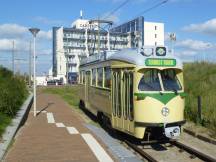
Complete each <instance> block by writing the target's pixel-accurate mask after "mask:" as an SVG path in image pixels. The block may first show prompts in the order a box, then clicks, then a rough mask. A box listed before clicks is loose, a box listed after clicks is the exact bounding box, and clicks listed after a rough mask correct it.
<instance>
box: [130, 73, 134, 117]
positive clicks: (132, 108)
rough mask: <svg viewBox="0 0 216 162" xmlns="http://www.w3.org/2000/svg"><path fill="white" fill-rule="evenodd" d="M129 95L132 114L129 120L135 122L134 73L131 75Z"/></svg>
mask: <svg viewBox="0 0 216 162" xmlns="http://www.w3.org/2000/svg"><path fill="white" fill-rule="evenodd" d="M129 88H130V89H129V93H130V95H129V96H130V101H129V102H130V106H129V108H130V114H129V119H130V120H133V118H134V114H133V112H134V106H133V73H129Z"/></svg>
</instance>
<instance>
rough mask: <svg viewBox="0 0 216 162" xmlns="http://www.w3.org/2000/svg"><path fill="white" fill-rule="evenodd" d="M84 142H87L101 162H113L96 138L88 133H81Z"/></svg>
mask: <svg viewBox="0 0 216 162" xmlns="http://www.w3.org/2000/svg"><path fill="white" fill-rule="evenodd" d="M81 136H82V137H83V139H84V140H85V142H86V143H87V144H88V146H89V147H90V149H91V150H92V152H93V153H94V155H95V156H96V157H97V159H98V160H99V161H101V162H113V160H112V159H111V157H110V156H109V155H108V154H107V153H106V151H105V150H104V149H103V147H101V145H100V144H99V143H98V142H97V140H96V139H95V138H94V137H93V136H92V135H91V134H89V133H83V134H81Z"/></svg>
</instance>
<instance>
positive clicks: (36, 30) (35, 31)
mask: <svg viewBox="0 0 216 162" xmlns="http://www.w3.org/2000/svg"><path fill="white" fill-rule="evenodd" d="M29 31H30V32H31V33H32V35H33V37H34V45H33V46H34V47H33V56H34V59H33V62H34V63H33V73H34V79H33V82H34V89H33V91H34V92H33V93H34V116H35V117H36V115H37V114H36V80H35V78H36V77H35V75H36V74H35V71H36V70H35V69H36V67H35V38H36V35H37V33H38V32H39V31H40V29H38V28H30V29H29Z"/></svg>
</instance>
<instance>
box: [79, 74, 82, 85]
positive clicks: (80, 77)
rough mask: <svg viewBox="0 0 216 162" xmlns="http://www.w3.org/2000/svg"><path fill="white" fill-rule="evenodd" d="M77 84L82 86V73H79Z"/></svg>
mask: <svg viewBox="0 0 216 162" xmlns="http://www.w3.org/2000/svg"><path fill="white" fill-rule="evenodd" d="M79 83H80V84H82V72H81V71H80V72H79Z"/></svg>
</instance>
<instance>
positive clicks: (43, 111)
mask: <svg viewBox="0 0 216 162" xmlns="http://www.w3.org/2000/svg"><path fill="white" fill-rule="evenodd" d="M36 112H37V113H47V111H45V110H42V111H36Z"/></svg>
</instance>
